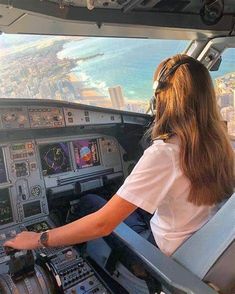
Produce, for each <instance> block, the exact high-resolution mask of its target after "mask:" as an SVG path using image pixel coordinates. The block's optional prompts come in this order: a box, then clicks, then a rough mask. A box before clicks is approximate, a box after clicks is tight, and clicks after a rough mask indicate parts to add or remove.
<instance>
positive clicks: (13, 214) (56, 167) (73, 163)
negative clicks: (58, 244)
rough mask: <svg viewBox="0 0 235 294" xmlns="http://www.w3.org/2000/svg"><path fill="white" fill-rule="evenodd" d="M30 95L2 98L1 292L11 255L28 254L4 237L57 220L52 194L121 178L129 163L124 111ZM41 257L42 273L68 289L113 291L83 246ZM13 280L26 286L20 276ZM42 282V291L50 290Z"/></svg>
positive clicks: (87, 188) (55, 250) (45, 227)
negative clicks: (8, 246)
mask: <svg viewBox="0 0 235 294" xmlns="http://www.w3.org/2000/svg"><path fill="white" fill-rule="evenodd" d="M0 100H1V99H0ZM3 100H4V101H3ZM24 101H25V103H21V101H18V100H17V101H16V104H15V105H16V106H15V105H14V104H12V102H11V101H9V102H6V100H5V99H2V101H0V104H1V107H0V136H2V140H1V143H0V292H1V290H2V287H5V288H6V287H8V284H7V283H8V282H7V281H9V279H11V275H10V274H9V275H7V273H8V272H9V269H8V265H9V262H10V261H13V262H14V261H15V260H17V258H18V257H19V260H17V262H18V261H19V262H21V261H22V258H23V257H24V258H26V260H27V254H26V255H24V253H22V252H21V253H20V254H19V255H17V254H16V255H15V256H14V258H12V260H10V259H11V257H9V255H7V254H6V252H5V250H4V249H3V243H4V242H5V241H6V240H8V239H9V238H14V237H15V236H16V234H18V233H19V232H22V231H24V230H28V231H34V232H41V231H45V230H48V229H50V228H53V227H54V226H55V225H54V224H53V223H52V221H51V219H50V217H49V207H48V199H47V196H48V195H50V197H51V198H50V200H53V199H59V198H58V197H61V196H62V197H67V196H68V195H75V194H79V193H82V192H86V191H91V190H93V189H97V188H102V187H103V186H104V185H107V184H108V183H109V181H110V182H113V181H114V180H117V179H118V180H122V179H123V176H124V173H125V170H126V167H125V164H124V162H123V155H124V153H125V151H124V149H123V148H122V147H121V145H120V144H119V142H118V141H117V139H116V138H115V136H113V130H114V129H116V128H119V126H118V124H122V123H123V114H121V113H119V112H116V113H114V112H113V111H105V110H101V109H97V108H92V107H83V108H82V107H78V106H76V105H73V104H71V103H68V104H67V106H65V104H64V103H60V102H58V103H57V104H58V105H57V104H56V105H55V103H54V102H50V101H47V102H45V103H44V101H43V103H39V102H37V101H32V103H31V101H29V100H24ZM13 103H14V102H13ZM20 104H21V105H23V106H18V105H20ZM126 115H128V114H126ZM101 125H103V126H101ZM97 126H98V127H97ZM103 130H104V132H103ZM64 192H66V193H64ZM35 256H41V258H42V260H40V262H42V263H46V268H47V269H49V272H47V273H46V274H43V275H44V276H43V277H44V279H45V281H46V280H47V279H48V282H49V279H52V280H54V281H55V282H56V283H57V285H56V289H59V290H60V292H61V293H65V294H72V293H79V294H80V293H84V294H85V293H98V294H101V293H102V294H104V293H105V294H110V293H111V291H110V290H109V289H108V288H107V287H106V286H107V285H105V284H104V283H103V282H102V281H101V280H100V278H98V277H97V276H96V274H95V272H94V270H93V268H92V267H91V266H90V265H89V264H88V263H87V262H86V261H85V260H83V259H82V257H81V255H80V252H79V250H78V249H77V248H74V247H67V248H52V249H49V248H46V249H40V250H37V252H36V255H35ZM43 258H44V260H43ZM25 264H27V263H24V265H25ZM11 268H12V267H11ZM29 268H30V265H29ZM36 271H37V269H35V272H36ZM42 273H43V271H42ZM30 274H31V275H30V278H28V277H27V278H26V279H27V283H30V281H32V285H36V284H35V281H36V280H37V275H32V272H30ZM4 275H5V276H4ZM5 278H6V279H5ZM22 278H23V279H24V276H23V277H22ZM12 285H14V287H15V288H16V289H20V287H21V286H20V284H19V283H18V280H17V281H14V280H13V281H12ZM37 285H38V286H37V287H38V288H35V292H38V293H39V292H40V293H41V292H42V293H44V292H43V291H42V289H41V288H40V283H39V284H37ZM12 287H13V286H12ZM9 291H10V292H9ZM8 292H9V293H11V290H9V289H8ZM8 292H7V293H8ZM19 293H21V292H19ZM24 293H25V292H24ZM51 293H54V292H51Z"/></svg>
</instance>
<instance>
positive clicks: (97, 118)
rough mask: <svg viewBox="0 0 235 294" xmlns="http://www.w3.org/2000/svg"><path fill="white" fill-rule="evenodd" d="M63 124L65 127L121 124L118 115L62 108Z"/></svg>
mask: <svg viewBox="0 0 235 294" xmlns="http://www.w3.org/2000/svg"><path fill="white" fill-rule="evenodd" d="M64 116H65V122H66V125H67V126H76V125H89V124H110V123H121V122H122V118H121V115H120V114H113V113H105V112H98V111H90V110H86V109H85V110H82V109H73V108H64Z"/></svg>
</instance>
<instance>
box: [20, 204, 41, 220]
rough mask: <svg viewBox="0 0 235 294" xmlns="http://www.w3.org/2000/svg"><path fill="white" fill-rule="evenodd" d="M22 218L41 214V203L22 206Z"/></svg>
mask: <svg viewBox="0 0 235 294" xmlns="http://www.w3.org/2000/svg"><path fill="white" fill-rule="evenodd" d="M23 210H24V216H25V217H30V216H33V215H36V214H39V213H41V203H40V201H34V202H30V203H26V204H24V205H23Z"/></svg>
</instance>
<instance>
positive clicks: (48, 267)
mask: <svg viewBox="0 0 235 294" xmlns="http://www.w3.org/2000/svg"><path fill="white" fill-rule="evenodd" d="M53 227H54V225H53V223H52V222H51V220H50V219H49V218H48V217H45V218H41V219H39V220H37V222H35V221H29V222H25V223H24V224H21V225H14V226H13V227H12V228H11V229H10V230H7V229H5V230H0V232H1V234H0V274H3V273H5V275H0V290H1V285H4V284H5V282H6V281H7V282H10V284H11V285H12V287H11V289H9V291H11V290H12V289H15V291H16V293H22V292H21V283H22V282H21V283H20V282H19V281H22V280H24V279H27V284H28V287H29V286H30V287H31V289H34V291H35V293H51V294H53V293H65V294H82V293H84V294H85V293H86V294H88V293H90V294H92V293H97V294H111V291H110V290H109V289H108V287H107V285H105V284H104V282H103V281H101V279H100V277H98V276H97V274H96V273H95V271H94V270H93V268H92V267H91V266H90V265H89V263H88V262H87V261H86V260H85V259H84V258H83V257H82V255H81V254H80V252H79V250H78V249H77V248H75V247H72V246H69V247H57V248H40V249H37V250H35V251H34V252H33V254H34V258H35V260H36V263H37V264H38V265H39V266H40V267H42V268H44V270H41V271H40V272H41V275H40V277H41V279H43V280H45V281H49V283H54V284H55V287H51V289H52V288H53V291H51V292H45V289H44V288H43V287H42V284H41V283H40V282H39V283H35V281H34V280H35V279H33V278H32V277H34V276H35V278H36V277H37V276H38V275H37V267H38V266H37V267H36V266H35V269H32V264H33V261H32V257H31V259H30V254H28V253H27V254H25V253H24V252H18V253H16V254H15V256H14V257H13V258H12V256H11V255H9V254H7V252H6V251H5V249H4V248H3V243H4V242H5V241H6V240H8V239H10V238H13V237H14V236H15V235H16V234H18V233H19V232H21V231H25V230H28V231H34V232H42V231H45V230H48V229H51V228H53ZM26 261H27V263H26ZM12 263H13V264H14V265H15V266H14V269H13V270H14V274H10V275H7V273H8V272H9V271H11V270H12V268H11V267H10V265H11V264H12ZM28 267H31V268H28ZM18 269H19V271H18V272H17V270H18ZM20 269H24V270H23V272H21V271H20ZM28 271H29V273H30V275H29V276H28V277H27V272H28ZM14 276H16V277H17V279H14ZM7 284H8V285H9V283H7ZM29 284H30V285H29ZM28 287H27V288H26V289H28ZM25 291H26V290H25ZM1 293H2V292H1ZM4 293H5V292H3V294H4ZM6 293H11V292H6ZM24 293H26V292H24ZM30 293H31V292H30Z"/></svg>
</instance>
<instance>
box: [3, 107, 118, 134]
mask: <svg viewBox="0 0 235 294" xmlns="http://www.w3.org/2000/svg"><path fill="white" fill-rule="evenodd" d="M120 123H122V115H121V114H117V113H113V112H108V111H107V112H105V111H95V110H88V109H86V108H84V109H78V108H77V106H76V105H75V106H74V107H73V108H72V107H69V108H67V107H62V106H61V107H52V106H46V105H45V106H40V105H39V106H23V107H20V106H19V107H1V109H0V130H8V129H44V128H64V127H73V126H86V125H101V124H106V125H108V124H120Z"/></svg>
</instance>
